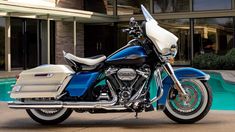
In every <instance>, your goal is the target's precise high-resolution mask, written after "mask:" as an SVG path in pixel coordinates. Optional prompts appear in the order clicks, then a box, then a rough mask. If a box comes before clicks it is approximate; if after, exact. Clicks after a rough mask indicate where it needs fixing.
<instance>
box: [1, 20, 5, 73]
mask: <svg viewBox="0 0 235 132" xmlns="http://www.w3.org/2000/svg"><path fill="white" fill-rule="evenodd" d="M4 68H5V19H4V18H1V17H0V70H4Z"/></svg>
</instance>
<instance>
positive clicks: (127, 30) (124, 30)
mask: <svg viewBox="0 0 235 132" xmlns="http://www.w3.org/2000/svg"><path fill="white" fill-rule="evenodd" d="M129 31H130V29H129V28H127V29H122V32H124V33H125V32H129Z"/></svg>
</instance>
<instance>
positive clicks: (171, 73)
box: [162, 62, 187, 95]
mask: <svg viewBox="0 0 235 132" xmlns="http://www.w3.org/2000/svg"><path fill="white" fill-rule="evenodd" d="M162 67H163V68H164V70H165V71H166V72H167V74H168V75H169V76H170V77H171V79H172V80H173V82H174V84H175V86H176V87H175V88H176V89H177V91H178V92H179V93H180V94H181V95H186V94H187V93H186V92H185V90H184V89H183V87H182V86H181V83H180V82H179V81H178V79H177V77H176V76H175V73H174V70H173V68H172V66H171V64H170V63H169V62H166V63H165V64H164V65H162Z"/></svg>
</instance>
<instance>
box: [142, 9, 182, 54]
mask: <svg viewBox="0 0 235 132" xmlns="http://www.w3.org/2000/svg"><path fill="white" fill-rule="evenodd" d="M141 9H142V12H143V15H144V18H145V20H146V23H145V27H144V28H145V32H146V35H147V37H148V38H149V39H150V40H151V41H152V43H153V44H154V46H155V48H156V49H157V50H158V52H159V53H160V54H161V55H167V54H170V53H171V48H172V46H177V41H178V38H177V37H176V36H175V35H174V34H172V33H171V32H169V31H167V30H166V29H164V28H162V27H160V26H159V25H158V22H157V21H156V20H155V19H154V18H153V17H152V16H151V15H150V13H149V12H148V11H147V10H146V8H145V7H144V6H143V5H141Z"/></svg>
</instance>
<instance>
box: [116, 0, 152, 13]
mask: <svg viewBox="0 0 235 132" xmlns="http://www.w3.org/2000/svg"><path fill="white" fill-rule="evenodd" d="M141 4H143V5H144V6H145V8H146V9H147V10H149V6H150V0H117V12H118V13H117V14H118V15H133V14H141V13H142V12H141V8H140V5H141Z"/></svg>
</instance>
